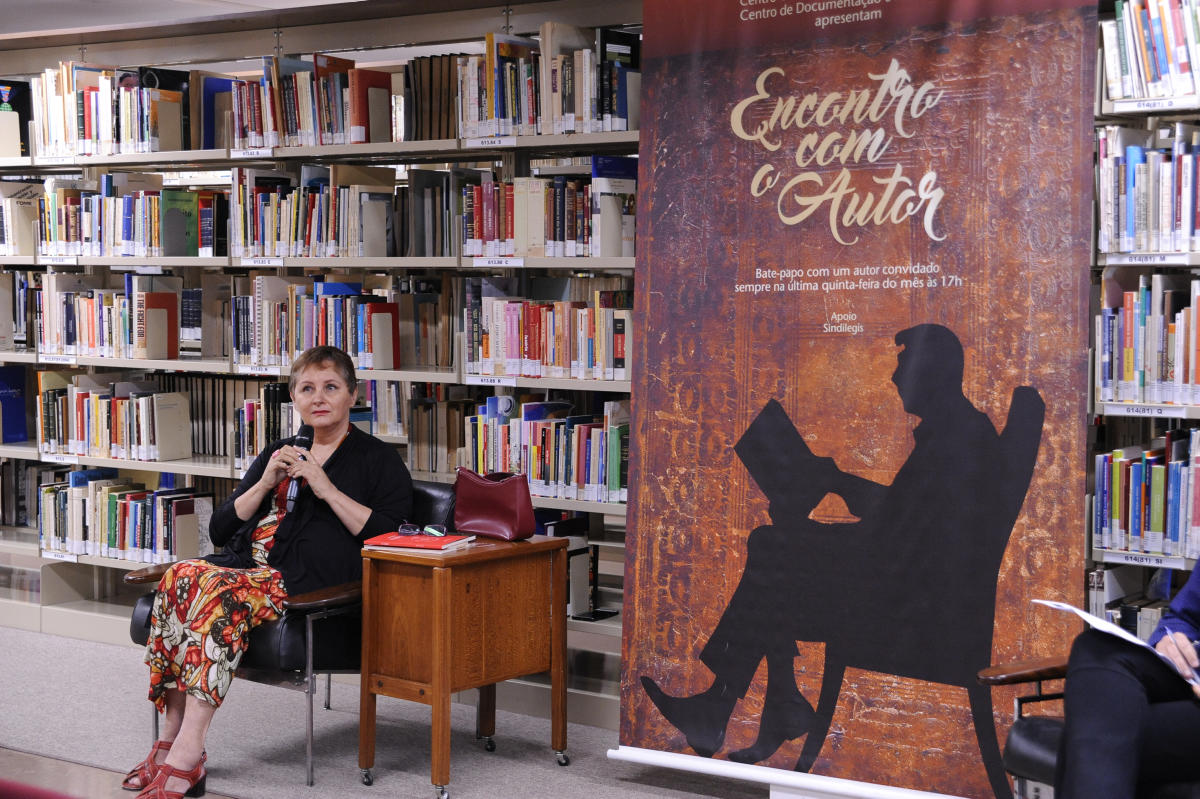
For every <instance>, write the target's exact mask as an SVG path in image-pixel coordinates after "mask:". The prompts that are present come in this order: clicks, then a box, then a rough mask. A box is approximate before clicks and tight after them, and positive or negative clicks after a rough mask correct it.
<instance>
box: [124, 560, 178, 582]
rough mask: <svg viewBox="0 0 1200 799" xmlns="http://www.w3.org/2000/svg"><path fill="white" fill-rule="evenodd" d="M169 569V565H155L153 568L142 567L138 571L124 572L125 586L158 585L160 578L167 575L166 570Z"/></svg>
mask: <svg viewBox="0 0 1200 799" xmlns="http://www.w3.org/2000/svg"><path fill="white" fill-rule="evenodd" d="M169 568H171V564H170V563H155V564H154V565H153V566H144V567H143V568H140V569H134V570H133V571H131V572H125V584H126V585H144V584H145V583H154V584H155V585H157V584H158V581H159V580H161V579H162V576H163V575H164V574H166V573H167V569H169Z"/></svg>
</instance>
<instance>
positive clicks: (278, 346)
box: [232, 275, 457, 369]
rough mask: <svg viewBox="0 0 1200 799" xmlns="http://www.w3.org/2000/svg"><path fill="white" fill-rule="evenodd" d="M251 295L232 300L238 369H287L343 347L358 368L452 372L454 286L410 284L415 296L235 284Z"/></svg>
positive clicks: (301, 281)
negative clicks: (312, 352) (325, 349)
mask: <svg viewBox="0 0 1200 799" xmlns="http://www.w3.org/2000/svg"><path fill="white" fill-rule="evenodd" d="M245 283H252V284H253V291H252V293H247V294H237V295H234V296H233V298H232V321H233V353H234V358H235V360H236V362H237V363H239V364H248V365H257V366H285V365H287V364H290V363H291V362H292V360H293V359H294V358H295V357H297V356H298V355H299V354H300V353H302V352H304V351H305V350H307V349H309V348H311V347H315V346H321V345H330V346H335V347H338V348H339V349H341V350H343V351H345V352H346V353H348V354H349V355H350V356H351V359H352V360H353V361H354V363H355V366H356V367H360V368H368V369H400V368H417V367H450V366H452V365H453V363H454V352H453V333H454V323H455V319H454V313H453V310H452V309H453V308H454V307H455V304H456V302H457V289H456V286H457V283H456V281H454V280H453V279H452V278H451V277H450V276H449V275H443V276H442V277H441V279H440V280H426V281H420V282H419V283H410V284H409V287H410V288H416V289H423V290H418V291H402V290H398V289H394V288H376V289H374V290H371V291H366V292H365V291H364V288H363V284H362V283H361V282H357V281H347V282H333V281H328V280H326V281H318V282H315V283H314V282H313V281H311V280H310V279H308V278H299V277H295V278H293V277H279V276H274V275H257V276H255V277H253V278H248V279H238V280H236V281H235V284H238V285H239V287H240V286H241V285H244V284H245Z"/></svg>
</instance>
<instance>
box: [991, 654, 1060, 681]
mask: <svg viewBox="0 0 1200 799" xmlns="http://www.w3.org/2000/svg"><path fill="white" fill-rule="evenodd" d="M1066 676H1067V658H1066V656H1064V655H1056V656H1054V657H1048V658H1034V659H1033V660H1019V661H1015V662H1013V663H999V664H997V665H995V666H988V667H987V668H986V669H981V670H980V671H979V674H978V675H976V678H977V679H978V680H979V682H981V683H983V684H984V685H1015V684H1018V683H1025V682H1040V681H1042V680H1060V679H1062V678H1063V677H1066Z"/></svg>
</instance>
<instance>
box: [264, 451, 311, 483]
mask: <svg viewBox="0 0 1200 799" xmlns="http://www.w3.org/2000/svg"><path fill="white" fill-rule="evenodd" d="M301 456H304V457H308V451H307V450H304V449H300V448H298V447H293V446H292V445H291V444H288V445H286V446H283V447H280V448H279V449H277V450H275V451H274V452H272V453H271V457H270V458H269V459H268V460H267V468H266V469H264V470H263V476H262V477H261V478H260V481H261V482H262V483H263V485H264V486H265V487H266V488H268V489H273V488H275V486H277V485H279V483H280V481H281V480H283V478H285V477H287V476H288V475H290V474H291V471H289V470H290V469H291V468H292V467H293V466H294V465H295V464H297V463H303V462H304V461H302V460H301Z"/></svg>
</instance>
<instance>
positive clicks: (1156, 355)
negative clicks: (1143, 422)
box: [1095, 270, 1200, 405]
mask: <svg viewBox="0 0 1200 799" xmlns="http://www.w3.org/2000/svg"><path fill="white" fill-rule="evenodd" d="M1101 292H1102V299H1101V309H1100V313H1099V314H1098V315H1097V316H1096V319H1095V341H1096V345H1095V354H1096V358H1095V361H1096V363H1095V388H1096V397H1097V398H1098V399H1099V400H1100V401H1101V402H1131V403H1141V402H1149V403H1167V404H1175V405H1194V404H1198V403H1200V341H1198V340H1197V324H1196V322H1197V320H1196V317H1195V313H1196V309H1198V308H1200V279H1192V278H1191V277H1190V276H1188V275H1186V274H1153V275H1146V274H1140V275H1132V274H1122V273H1120V272H1117V271H1115V270H1114V271H1110V272H1109V273H1106V274H1105V276H1104V277H1103V279H1102V281H1101Z"/></svg>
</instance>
